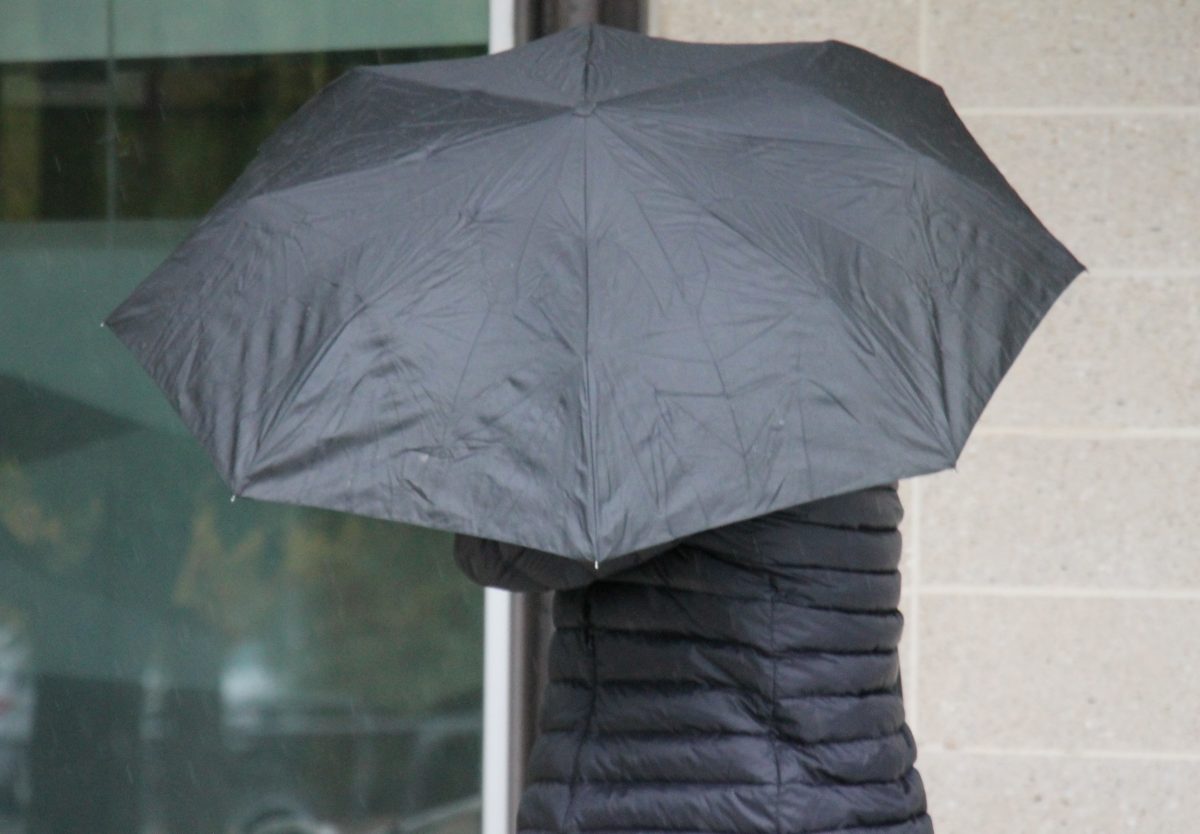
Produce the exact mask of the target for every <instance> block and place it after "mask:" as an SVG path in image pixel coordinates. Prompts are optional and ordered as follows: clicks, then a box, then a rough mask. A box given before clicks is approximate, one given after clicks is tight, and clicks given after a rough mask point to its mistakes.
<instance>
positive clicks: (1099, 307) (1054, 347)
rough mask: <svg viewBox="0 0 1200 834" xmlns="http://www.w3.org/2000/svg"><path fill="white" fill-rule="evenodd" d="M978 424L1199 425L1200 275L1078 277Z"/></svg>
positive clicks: (1099, 426) (1159, 426)
mask: <svg viewBox="0 0 1200 834" xmlns="http://www.w3.org/2000/svg"><path fill="white" fill-rule="evenodd" d="M979 425H980V427H989V428H1006V429H1007V428H1013V427H1017V428H1021V427H1044V426H1050V427H1055V428H1063V427H1071V426H1075V427H1083V428H1113V427H1119V428H1148V427H1153V428H1187V427H1196V428H1200V270H1198V271H1197V272H1196V273H1195V274H1185V275H1146V276H1140V275H1116V276H1112V275H1101V276H1092V275H1088V274H1084V275H1082V276H1080V278H1079V279H1077V280H1076V281H1075V282H1074V283H1073V284H1072V285H1071V286H1070V287H1068V288H1067V289H1066V291H1065V292H1064V293H1063V294H1062V296H1061V297H1060V298H1059V299H1058V301H1057V302H1055V305H1054V307H1052V308H1051V309H1050V312H1049V313H1048V314H1047V315H1046V317H1045V318H1044V319H1043V320H1042V322H1041V324H1039V325H1038V329H1037V330H1035V331H1034V333H1033V336H1032V337H1031V338H1030V340H1029V342H1028V343H1027V344H1026V346H1025V348H1024V349H1023V350H1022V351H1021V353H1020V354H1019V355H1018V356H1017V360H1016V362H1014V363H1013V366H1012V368H1011V369H1010V370H1009V372H1008V375H1007V376H1006V377H1005V378H1004V380H1003V381H1002V382H1001V384H1000V387H999V388H998V389H997V390H996V393H995V396H994V397H993V398H992V400H991V402H989V403H988V405H987V408H986V409H984V412H983V416H982V417H981V419H980V421H979Z"/></svg>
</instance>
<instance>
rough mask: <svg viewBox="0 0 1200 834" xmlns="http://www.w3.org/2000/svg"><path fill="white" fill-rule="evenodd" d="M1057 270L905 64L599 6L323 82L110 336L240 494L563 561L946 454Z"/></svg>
mask: <svg viewBox="0 0 1200 834" xmlns="http://www.w3.org/2000/svg"><path fill="white" fill-rule="evenodd" d="M1082 268H1083V265H1082V264H1081V263H1079V262H1078V261H1077V260H1076V259H1075V258H1074V257H1073V256H1072V255H1071V253H1070V252H1069V251H1067V249H1066V248H1065V247H1064V246H1063V245H1062V244H1061V243H1060V242H1059V241H1058V240H1057V239H1056V238H1055V237H1054V236H1053V235H1052V234H1051V233H1050V232H1049V231H1048V230H1047V229H1046V228H1045V227H1044V226H1043V224H1042V223H1041V222H1040V221H1039V220H1038V218H1037V217H1036V216H1034V214H1033V212H1032V211H1031V210H1030V209H1029V207H1028V206H1026V205H1025V203H1024V202H1023V201H1022V200H1021V198H1020V197H1019V196H1018V195H1017V194H1016V192H1015V191H1014V190H1013V189H1012V188H1011V187H1010V186H1009V185H1008V183H1007V182H1006V181H1005V179H1004V177H1003V176H1001V174H1000V172H999V171H998V170H997V169H996V167H995V166H994V165H993V164H992V163H991V162H990V160H988V158H987V156H986V155H985V154H984V152H983V150H982V149H981V148H980V146H979V145H978V143H976V142H975V140H974V139H973V138H972V137H971V135H970V133H969V132H968V131H967V129H966V127H965V126H964V125H963V123H962V121H961V120H960V119H959V118H958V116H957V115H956V114H955V112H954V109H953V108H952V107H951V105H950V102H949V101H948V100H947V98H946V96H945V94H944V93H943V91H942V89H941V88H940V87H938V86H937V85H936V84H933V83H931V82H930V81H928V80H926V79H924V78H922V77H920V76H919V75H917V74H915V73H912V72H910V71H908V70H906V69H904V68H902V67H900V66H898V65H896V64H894V63H891V62H889V61H887V60H885V59H883V58H880V57H879V56H876V55H873V54H871V53H870V52H867V51H866V50H863V49H860V48H858V47H855V46H852V45H850V44H846V43H841V42H839V41H833V40H830V41H822V42H798V43H789V42H782V43H764V44H715V43H689V42H683V41H672V40H668V39H665V38H655V37H649V36H646V35H642V34H639V33H636V32H628V31H625V30H622V29H617V28H613V27H608V26H603V25H599V24H593V25H586V26H577V27H573V28H571V29H567V30H564V31H562V32H558V33H555V34H553V35H551V36H548V37H545V38H539V39H537V40H534V41H531V42H529V43H527V44H523V45H521V46H520V47H518V48H516V49H512V50H508V51H506V52H501V53H497V54H495V55H488V56H478V57H472V58H462V59H454V60H443V61H422V62H418V63H411V64H397V65H391V66H379V67H361V68H357V69H355V70H352V71H350V72H347V73H346V74H345V75H343V76H341V77H340V78H338V79H337V80H335V81H334V82H332V83H331V84H329V85H328V86H327V87H325V88H324V89H323V90H322V91H321V92H320V93H319V94H318V95H317V96H316V97H314V98H313V99H312V100H310V101H309V102H307V103H306V104H305V105H304V106H303V107H302V108H301V109H300V110H299V111H298V112H296V113H295V114H294V115H292V116H291V117H290V118H289V119H288V120H287V121H286V122H285V124H284V125H282V126H281V127H280V128H279V130H278V131H276V132H275V133H274V134H272V136H271V137H270V138H269V139H268V140H267V141H266V142H265V143H264V144H263V145H262V147H261V149H260V150H259V153H258V155H257V156H256V157H255V159H254V160H253V161H252V162H251V163H250V165H249V166H248V168H247V169H246V171H245V172H244V173H243V174H242V175H241V176H240V177H239V178H238V180H237V182H236V183H235V184H234V185H233V187H232V188H231V189H230V190H229V191H228V192H227V193H226V194H225V195H223V196H222V198H221V200H220V202H219V203H218V204H217V205H216V206H215V207H214V208H213V210H212V211H211V212H210V213H209V214H208V215H206V216H205V217H204V219H203V220H202V221H201V222H200V223H199V225H198V226H197V227H196V229H195V230H194V231H193V232H192V233H191V234H190V235H189V236H188V238H187V239H186V240H184V241H183V242H182V243H181V244H180V246H179V247H178V248H177V249H176V250H175V251H174V252H172V254H171V256H170V257H169V258H168V259H167V260H166V261H165V262H164V263H163V264H162V265H160V266H159V267H158V268H157V269H156V270H155V271H154V273H153V274H152V275H150V276H149V277H148V278H147V279H146V280H145V281H144V282H143V283H142V284H141V285H140V286H139V287H138V288H137V289H136V290H135V291H134V292H133V293H132V294H131V295H130V296H129V298H127V299H126V300H125V301H124V302H123V303H122V304H121V305H120V307H118V308H117V309H116V310H115V311H113V313H112V314H111V315H110V316H109V318H108V324H109V326H110V327H111V328H112V330H113V331H114V332H115V333H116V335H117V336H118V337H119V338H120V339H121V340H122V341H123V342H124V343H125V344H126V345H128V346H129V348H130V349H131V350H132V351H133V353H134V354H135V355H136V356H137V358H138V360H139V361H140V362H141V363H142V364H143V365H144V366H145V367H146V369H147V370H148V371H149V373H150V374H151V376H152V377H153V378H154V380H155V381H156V382H157V383H158V385H159V386H160V387H161V388H162V389H163V391H164V392H165V393H166V394H167V396H168V398H169V399H170V401H171V403H172V404H173V405H174V407H175V408H176V409H177V410H178V411H179V413H180V414H181V415H182V417H183V419H184V421H185V422H186V423H187V425H188V426H189V428H190V429H191V431H192V432H193V433H194V434H195V435H196V436H197V437H198V438H199V439H200V440H201V442H202V443H203V444H204V447H205V449H206V450H207V451H208V453H209V455H210V456H211V457H212V460H213V462H214V464H215V465H216V467H217V468H218V470H219V471H220V472H221V474H222V476H223V477H224V478H225V479H226V480H227V482H228V483H229V484H230V486H231V488H232V489H233V490H234V491H235V492H236V493H237V494H239V495H246V496H250V497H254V498H262V499H268V500H275V501H286V502H290V503H297V504H307V505H313V506H319V507H326V508H331V509H336V510H344V511H347V512H352V513H358V514H362V515H370V516H378V517H381V518H388V519H392V520H396V521H403V522H408V523H413V524H419V525H422V526H426V527H433V528H437V529H442V530H450V531H454V532H459V533H468V534H471V535H474V536H478V537H482V538H488V539H493V540H496V541H501V542H509V543H512V544H516V545H521V546H525V547H530V548H535V549H539V550H542V551H545V552H550V553H556V554H562V555H565V556H569V557H571V558H574V559H577V560H579V561H580V562H582V563H585V564H586V563H589V562H592V561H594V560H599V561H601V562H604V561H606V560H608V559H610V558H615V557H618V556H621V555H624V554H628V553H631V552H633V551H638V550H642V549H644V548H648V547H653V546H655V545H658V544H661V543H667V542H671V541H673V540H676V539H679V538H680V537H683V536H686V535H689V534H691V533H694V532H696V531H698V530H705V529H711V528H713V527H717V526H720V525H722V524H726V523H730V522H734V521H738V520H741V519H745V518H749V517H752V516H757V515H761V514H764V513H767V512H769V511H771V510H776V509H779V508H782V507H786V506H790V505H794V504H797V503H802V502H805V501H811V500H814V499H817V498H821V497H825V496H829V495H835V494H839V493H843V492H848V491H851V490H854V489H860V488H866V487H869V486H871V485H873V484H878V483H888V482H890V481H892V480H895V479H898V478H904V477H910V476H914V475H919V474H923V473H926V472H933V471H937V470H940V469H945V468H947V467H949V466H952V465H953V464H954V463H955V461H956V460H957V458H958V455H959V453H960V452H961V450H962V448H963V445H964V444H965V442H966V439H967V436H968V433H969V432H970V430H971V427H972V426H973V425H974V423H975V422H976V420H977V418H978V417H979V415H980V413H981V412H982V410H983V407H984V405H985V404H986V403H987V401H988V399H989V397H990V396H991V395H992V392H993V391H994V390H995V388H996V386H997V384H998V383H999V381H1000V379H1001V378H1002V377H1003V375H1004V374H1005V372H1006V371H1007V369H1008V368H1009V366H1010V365H1011V363H1012V362H1013V360H1014V359H1015V358H1016V355H1017V353H1018V352H1019V351H1020V349H1021V347H1022V345H1024V343H1025V341H1026V339H1027V338H1028V336H1029V335H1030V333H1031V332H1032V330H1033V328H1034V327H1035V326H1036V325H1037V323H1038V321H1039V320H1040V319H1041V318H1042V316H1043V315H1044V314H1045V313H1046V311H1047V310H1048V309H1049V308H1050V306H1051V304H1052V303H1053V302H1054V301H1055V299H1056V298H1057V297H1058V295H1059V294H1060V293H1061V292H1062V291H1063V290H1064V289H1065V287H1066V286H1067V285H1068V284H1069V283H1070V282H1071V281H1072V280H1073V279H1074V277H1075V276H1076V274H1077V273H1078V272H1079V271H1080V270H1081V269H1082Z"/></svg>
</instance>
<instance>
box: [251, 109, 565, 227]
mask: <svg viewBox="0 0 1200 834" xmlns="http://www.w3.org/2000/svg"><path fill="white" fill-rule="evenodd" d="M569 112H570V111H569V110H567V109H564V108H556V109H555V110H554V111H553V112H550V113H538V114H537V115H535V116H532V117H529V118H522V119H518V120H514V121H511V122H508V123H506V124H502V125H498V126H496V128H495V129H494V130H490V131H480V132H474V133H469V134H467V135H465V136H462V137H460V138H459V139H458V140H456V141H453V142H448V143H447V144H445V145H438V146H436V147H434V148H433V149H432V150H430V152H429V153H430V155H432V154H433V153H442V152H443V151H448V150H452V149H454V148H457V147H460V146H462V145H466V144H469V143H471V142H474V141H476V140H479V139H494V138H496V137H497V136H502V135H503V134H505V133H507V132H509V131H512V130H516V129H518V128H522V127H529V126H530V125H533V124H537V123H538V122H542V121H546V120H547V119H552V118H554V117H556V116H561V115H562V114H563V113H569ZM427 148H428V146H424V147H420V148H416V149H414V150H412V151H409V152H408V153H405V154H401V155H400V156H396V157H392V158H390V159H385V160H383V161H382V162H378V163H376V164H374V165H367V166H365V167H363V168H355V169H353V170H350V171H339V172H337V173H335V174H330V175H328V176H324V177H316V178H314V179H311V180H304V181H303V182H297V183H292V184H291V185H287V186H284V187H283V188H275V189H270V190H267V191H260V192H258V193H256V194H252V195H250V196H249V197H246V198H245V199H244V200H243V204H245V203H249V202H250V201H251V200H258V199H260V198H264V197H275V196H278V195H281V194H286V193H288V192H290V191H297V190H300V189H304V188H308V187H310V186H314V185H320V184H323V183H328V182H331V181H334V180H337V179H340V178H342V177H345V176H349V175H354V176H361V175H363V174H366V173H372V172H374V173H378V172H381V171H384V170H386V169H387V168H389V167H391V166H393V165H397V164H403V163H405V162H407V161H409V160H410V159H411V158H412V157H413V156H415V155H416V154H419V153H421V152H423V151H425V150H426V149H427Z"/></svg>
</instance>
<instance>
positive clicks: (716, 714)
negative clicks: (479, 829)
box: [456, 484, 933, 834]
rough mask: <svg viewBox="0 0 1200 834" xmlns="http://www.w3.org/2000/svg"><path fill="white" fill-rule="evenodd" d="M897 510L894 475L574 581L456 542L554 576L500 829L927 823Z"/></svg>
mask: <svg viewBox="0 0 1200 834" xmlns="http://www.w3.org/2000/svg"><path fill="white" fill-rule="evenodd" d="M901 517H902V508H901V505H900V501H899V497H898V495H897V492H896V485H895V484H891V485H887V486H880V487H875V488H870V489H866V490H860V491H857V492H853V493H848V494H845V495H841V496H836V497H832V498H827V499H824V500H821V501H817V502H811V503H807V504H804V505H801V506H795V507H790V508H785V509H782V510H779V511H776V512H773V513H770V514H767V515H764V516H760V517H756V518H752V519H749V520H745V521H740V522H737V523H734V524H731V525H727V526H723V527H721V528H718V529H714V530H710V531H705V532H702V533H698V534H695V535H693V536H690V537H687V538H685V539H683V540H681V541H680V542H677V543H676V544H675V545H674V546H673V547H670V548H668V549H665V550H663V551H661V552H660V553H658V554H656V555H654V556H652V557H650V558H646V559H644V560H643V561H641V562H640V563H638V564H636V565H633V566H632V567H629V568H626V569H624V570H621V571H619V572H615V573H609V574H608V575H606V576H603V577H600V578H593V580H592V581H590V582H582V583H581V582H580V579H581V577H580V575H579V574H577V573H576V571H577V569H578V568H579V566H578V565H577V564H576V563H574V562H571V561H569V560H567V559H563V558H562V557H556V556H553V555H550V554H537V553H533V554H531V553H530V552H529V551H522V550H520V549H509V550H506V551H504V560H503V561H507V562H509V563H511V564H507V565H504V564H500V562H499V561H498V560H497V559H496V558H495V557H496V556H497V554H498V551H494V550H493V551H489V550H488V549H487V548H486V547H478V546H474V545H471V544H464V545H463V546H461V547H459V548H458V549H457V550H456V554H457V556H458V562H459V565H460V566H461V567H463V569H464V570H465V571H466V572H467V574H468V575H469V576H471V577H472V578H474V579H475V580H476V581H482V582H483V583H484V584H492V585H495V586H497V587H510V590H533V589H534V588H535V587H539V586H540V587H541V588H542V589H549V588H554V589H562V588H565V590H556V591H555V594H554V609H553V610H554V625H555V631H554V635H553V638H552V642H551V646H550V668H549V675H548V683H547V685H546V689H545V692H544V695H543V701H542V704H541V709H540V714H539V719H538V736H537V739H536V741H535V743H534V746H533V749H532V751H531V757H530V763H529V770H528V774H527V778H528V783H527V787H526V789H525V791H524V793H523V795H522V797H521V802H520V806H519V809H518V830H519V831H520V832H521V833H522V834H560V833H561V832H592V833H593V834H599V832H617V831H620V832H643V834H651V832H655V833H656V834H657V832H695V834H700V832H706V834H716V833H717V832H721V833H722V834H729V833H730V832H737V834H816V832H821V834H830V832H832V831H834V830H836V831H837V832H839V834H931V832H932V831H933V826H932V821H931V819H930V817H929V816H928V814H927V813H926V803H925V790H924V785H923V783H922V781H921V777H920V775H919V773H918V771H917V770H916V769H915V767H914V763H915V760H916V754H917V751H916V747H915V744H914V741H913V736H912V733H911V732H910V730H909V728H908V725H907V724H906V723H905V718H904V704H903V698H902V690H901V682H900V666H899V658H898V655H897V647H898V643H899V640H900V635H901V630H902V627H903V617H902V616H901V614H900V612H899V610H898V608H897V606H898V604H899V599H900V574H899V570H898V565H899V560H900V549H901V548H900V545H901V541H900V532H899V530H898V529H897V526H898V524H899V522H900V520H901ZM460 538H461V537H460ZM527 560H532V561H531V562H529V561H527ZM555 560H556V561H555ZM529 564H535V565H536V567H532V568H531V567H529ZM556 565H557V566H558V568H560V569H561V572H556V571H555V566H556ZM602 567H603V566H602ZM535 575H536V576H537V577H539V580H538V581H534V580H532V579H531V577H532V576H535ZM509 581H511V582H512V586H506V585H505V583H506V582H509ZM514 586H519V587H514Z"/></svg>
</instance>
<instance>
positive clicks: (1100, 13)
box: [926, 0, 1200, 107]
mask: <svg viewBox="0 0 1200 834" xmlns="http://www.w3.org/2000/svg"><path fill="white" fill-rule="evenodd" d="M927 20H928V30H927V33H926V37H927V47H926V49H927V56H928V64H927V66H928V69H929V72H930V74H931V75H932V76H933V77H935V78H938V79H941V80H942V81H943V82H944V86H945V87H946V89H947V92H948V93H949V94H950V95H951V97H952V98H953V100H954V101H955V102H956V103H958V104H962V105H967V106H984V107H996V106H1010V107H1011V106H1017V107H1028V106H1066V107H1087V106H1114V105H1137V106H1143V107H1144V106H1146V105H1189V104H1190V105H1195V104H1200V3H1196V2H1191V1H1190V0H1099V2H1098V0H1055V2H1052V3H1047V2H1029V0H929V5H928V18H927Z"/></svg>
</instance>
